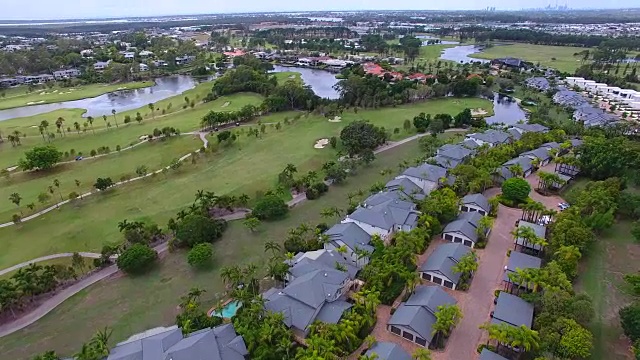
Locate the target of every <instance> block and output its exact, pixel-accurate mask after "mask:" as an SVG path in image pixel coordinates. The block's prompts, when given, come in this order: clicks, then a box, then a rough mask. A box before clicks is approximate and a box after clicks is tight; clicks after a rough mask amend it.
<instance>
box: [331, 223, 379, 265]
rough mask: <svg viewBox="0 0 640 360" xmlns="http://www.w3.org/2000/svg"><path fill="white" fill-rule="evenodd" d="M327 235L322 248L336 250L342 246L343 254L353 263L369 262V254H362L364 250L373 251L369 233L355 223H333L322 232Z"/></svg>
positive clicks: (362, 263)
mask: <svg viewBox="0 0 640 360" xmlns="http://www.w3.org/2000/svg"><path fill="white" fill-rule="evenodd" d="M324 234H325V235H326V236H328V237H329V239H328V242H327V243H325V245H324V248H325V249H327V250H337V249H339V248H341V247H343V246H345V247H346V248H347V252H346V253H344V254H343V256H344V257H345V258H346V259H348V260H351V261H352V262H353V263H354V264H356V265H357V266H359V267H362V266H364V265H366V264H368V263H369V256H364V252H367V253H373V246H371V244H370V243H371V235H369V234H368V233H367V232H366V231H364V230H363V229H362V228H361V227H360V226H358V225H356V224H355V223H352V222H348V223H344V224H343V223H338V224H335V225H333V226H332V227H331V228H329V230H327V231H325V233H324Z"/></svg>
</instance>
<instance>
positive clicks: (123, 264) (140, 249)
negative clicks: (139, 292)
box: [116, 244, 158, 275]
mask: <svg viewBox="0 0 640 360" xmlns="http://www.w3.org/2000/svg"><path fill="white" fill-rule="evenodd" d="M157 258H158V253H157V252H156V251H155V250H153V249H152V248H150V247H149V246H148V245H144V244H133V245H131V246H130V247H129V248H128V249H127V250H125V251H124V252H122V254H120V256H118V260H117V261H116V263H117V264H118V269H120V270H122V271H124V272H125V273H127V274H131V275H138V274H142V273H144V272H146V271H147V270H149V269H150V268H151V267H153V264H154V263H155V261H156V259H157Z"/></svg>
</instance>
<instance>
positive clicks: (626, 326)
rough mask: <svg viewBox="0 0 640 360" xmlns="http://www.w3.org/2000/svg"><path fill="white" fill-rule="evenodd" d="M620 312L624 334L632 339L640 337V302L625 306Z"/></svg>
mask: <svg viewBox="0 0 640 360" xmlns="http://www.w3.org/2000/svg"><path fill="white" fill-rule="evenodd" d="M618 314H619V315H620V323H621V324H622V329H623V330H624V334H625V335H627V337H629V339H631V341H636V340H638V339H640V302H635V303H633V304H631V305H628V306H625V307H623V308H622V309H620V311H619V312H618Z"/></svg>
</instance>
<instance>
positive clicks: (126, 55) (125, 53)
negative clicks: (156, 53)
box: [120, 51, 136, 60]
mask: <svg viewBox="0 0 640 360" xmlns="http://www.w3.org/2000/svg"><path fill="white" fill-rule="evenodd" d="M120 54H121V55H122V56H123V57H124V58H125V59H126V60H133V59H135V57H136V53H134V52H132V51H121V52H120Z"/></svg>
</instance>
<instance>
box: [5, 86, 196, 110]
mask: <svg viewBox="0 0 640 360" xmlns="http://www.w3.org/2000/svg"><path fill="white" fill-rule="evenodd" d="M155 81H156V84H155V85H153V86H151V87H148V88H142V89H136V90H121V91H116V92H112V93H108V94H103V95H100V96H96V97H93V98H86V99H80V100H73V101H65V102H60V103H54V104H41V105H32V106H23V107H20V108H14V109H6V110H1V111H0V121H2V120H8V119H13V118H18V117H26V116H33V115H38V114H44V113H47V112H50V111H54V110H59V109H86V110H87V112H86V113H85V114H84V115H83V116H85V117H87V116H93V117H100V116H102V115H110V114H111V110H113V109H115V110H116V111H117V112H122V111H126V110H132V109H137V108H139V107H143V106H145V105H148V104H149V103H155V102H157V101H160V100H164V99H166V98H169V97H171V96H175V95H178V94H181V93H183V92H185V91H187V90H189V89H193V88H194V87H195V86H196V80H195V79H193V78H192V77H191V76H186V75H176V76H168V77H162V78H157V79H155Z"/></svg>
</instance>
